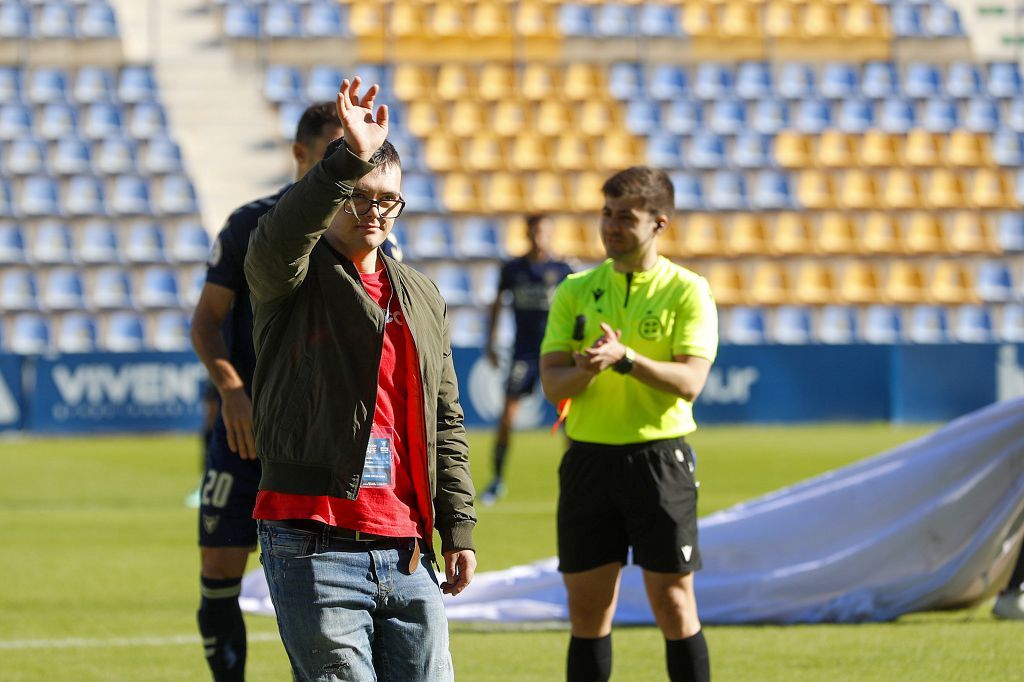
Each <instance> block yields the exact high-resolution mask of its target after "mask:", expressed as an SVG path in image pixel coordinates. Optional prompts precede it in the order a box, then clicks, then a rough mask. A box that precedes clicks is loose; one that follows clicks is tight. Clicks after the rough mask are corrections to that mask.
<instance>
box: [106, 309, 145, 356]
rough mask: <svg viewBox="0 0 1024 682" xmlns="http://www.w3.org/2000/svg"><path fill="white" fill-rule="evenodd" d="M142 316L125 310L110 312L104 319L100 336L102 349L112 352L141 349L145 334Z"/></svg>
mask: <svg viewBox="0 0 1024 682" xmlns="http://www.w3.org/2000/svg"><path fill="white" fill-rule="evenodd" d="M143 327H144V325H143V321H142V316H141V315H139V314H138V313H134V312H129V311H127V310H119V311H117V312H113V313H110V314H109V315H108V316H107V318H106V320H104V325H103V331H102V334H101V336H100V346H101V347H102V348H103V350H106V351H111V352H114V353H131V352H134V351H139V350H142V348H143V347H144V345H145V343H144V339H145V334H144V331H143Z"/></svg>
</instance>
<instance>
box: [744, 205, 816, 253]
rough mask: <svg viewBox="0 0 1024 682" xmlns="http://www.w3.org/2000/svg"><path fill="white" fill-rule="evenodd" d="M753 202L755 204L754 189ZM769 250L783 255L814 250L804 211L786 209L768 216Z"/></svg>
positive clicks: (811, 230) (812, 235) (809, 225)
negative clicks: (770, 226) (769, 223)
mask: <svg viewBox="0 0 1024 682" xmlns="http://www.w3.org/2000/svg"><path fill="white" fill-rule="evenodd" d="M752 201H753V203H754V205H755V207H756V206H757V192H756V190H755V192H754V197H753V200H752ZM769 220H770V221H771V224H772V228H771V231H770V239H771V245H770V246H771V251H772V252H774V253H777V254H780V255H783V256H801V255H806V254H810V253H811V252H812V251H813V250H814V230H813V228H812V226H811V223H810V218H809V216H808V215H807V214H806V213H802V212H795V211H786V212H784V213H777V214H775V215H774V216H771V217H770V218H769Z"/></svg>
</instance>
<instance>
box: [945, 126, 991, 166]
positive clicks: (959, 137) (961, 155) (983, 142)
mask: <svg viewBox="0 0 1024 682" xmlns="http://www.w3.org/2000/svg"><path fill="white" fill-rule="evenodd" d="M989 139H990V138H989V136H988V135H985V134H982V133H973V132H970V131H969V130H965V129H962V128H959V129H957V130H954V131H953V132H952V133H951V134H950V136H949V144H948V145H947V146H946V162H947V163H948V164H949V165H951V166H957V167H960V168H976V167H978V166H990V165H992V152H991V150H990V149H989Z"/></svg>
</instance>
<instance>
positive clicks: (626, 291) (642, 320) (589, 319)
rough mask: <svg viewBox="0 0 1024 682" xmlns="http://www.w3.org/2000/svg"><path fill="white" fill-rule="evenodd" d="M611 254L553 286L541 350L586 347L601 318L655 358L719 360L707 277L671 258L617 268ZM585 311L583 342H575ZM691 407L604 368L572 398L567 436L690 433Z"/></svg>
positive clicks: (607, 439)
mask: <svg viewBox="0 0 1024 682" xmlns="http://www.w3.org/2000/svg"><path fill="white" fill-rule="evenodd" d="M612 263H613V261H612V260H611V259H608V260H606V261H605V262H604V263H602V264H601V265H599V266H597V267H596V268H593V269H591V270H586V271H584V272H580V273H576V274H573V275H569V277H568V278H567V279H565V280H564V281H563V282H562V283H561V284H560V285H559V286H558V289H557V290H556V291H555V297H554V300H553V301H552V303H551V311H550V312H549V313H548V325H547V329H546V330H545V333H544V341H543V342H542V343H541V346H540V352H541V355H544V354H546V353H553V352H558V351H565V352H569V353H572V352H575V351H577V350H580V349H581V348H587V347H589V346H590V345H591V344H593V343H594V341H596V340H597V339H598V338H600V337H601V336H603V332H602V331H601V323H602V322H607V323H608V324H609V325H611V327H612V328H613V329H621V330H622V343H623V344H625V345H627V346H629V347H631V348H633V350H635V351H636V352H637V353H639V354H640V355H643V356H645V357H648V358H650V359H652V360H660V361H671V360H672V358H673V357H674V356H676V355H695V356H698V357H702V358H707V359H708V360H711V361H714V359H715V353H716V351H717V349H718V313H717V311H716V309H715V301H714V298H713V297H712V296H711V287H709V286H708V283H707V280H705V279H704V278H703V277H700V276H699V275H697V274H695V273H693V272H691V271H689V270H687V269H686V268H682V267H680V266H678V265H676V264H674V263H672V262H671V261H670V260H668V259H667V258H665V257H659V258H658V262H657V264H656V265H655V266H654V267H652V268H651V269H650V270H645V271H644V272H631V273H624V272H616V271H615V269H614V267H613V265H612ZM578 315H584V316H586V325H585V327H584V335H583V340H582V341H577V340H574V339H573V338H572V337H573V330H574V327H575V325H576V318H577V316H578ZM696 428H697V425H696V423H694V421H693V405H692V404H691V403H690V402H688V401H686V400H684V399H682V398H679V397H677V396H673V395H670V394H668V393H665V392H663V391H659V390H657V389H654V388H651V387H650V386H647V385H646V384H643V383H641V382H639V381H637V380H636V379H634V378H632V377H630V376H628V375H622V374H618V373H617V372H614V371H612V370H610V369H609V370H606V371H604V372H601V373H600V374H598V375H597V376H596V377H595V378H594V380H593V381H592V382H591V384H590V385H589V386H588V387H587V388H586V390H584V391H583V392H582V393H579V394H577V395H575V396H573V399H572V409H571V410H570V412H569V416H568V418H567V419H566V423H565V429H566V433H567V434H568V435H569V437H570V438H572V439H573V440H578V441H585V442H589V443H605V444H609V445H621V444H623V443H640V442H644V441H651V440H658V439H661V438H675V437H678V436H685V435H686V434H688V433H692V432H693V431H695V430H696Z"/></svg>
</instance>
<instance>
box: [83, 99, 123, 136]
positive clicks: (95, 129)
mask: <svg viewBox="0 0 1024 682" xmlns="http://www.w3.org/2000/svg"><path fill="white" fill-rule="evenodd" d="M122 117H123V114H122V112H121V107H120V106H119V105H117V104H108V103H106V102H97V103H96V104H90V105H89V106H87V107H85V109H84V111H82V120H81V125H80V130H81V134H82V135H83V136H84V137H86V138H87V139H90V140H102V139H104V138H107V137H117V136H120V135H121V126H122V123H121V121H122Z"/></svg>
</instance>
